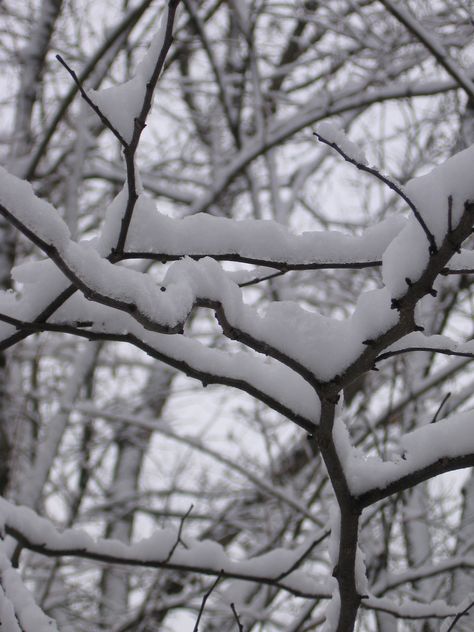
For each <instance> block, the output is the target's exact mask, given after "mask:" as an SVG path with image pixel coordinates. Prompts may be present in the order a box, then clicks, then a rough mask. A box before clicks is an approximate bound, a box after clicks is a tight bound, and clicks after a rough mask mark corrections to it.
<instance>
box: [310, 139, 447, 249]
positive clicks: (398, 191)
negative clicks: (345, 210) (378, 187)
mask: <svg viewBox="0 0 474 632" xmlns="http://www.w3.org/2000/svg"><path fill="white" fill-rule="evenodd" d="M313 134H314V135H315V136H316V138H317V139H318V140H319V141H320V142H321V143H324V144H325V145H329V147H332V149H334V150H335V151H337V153H338V154H340V155H341V156H342V157H343V158H344V160H345V161H346V162H350V163H351V164H352V165H354V166H355V167H357V169H359V170H360V171H365V172H366V173H370V174H371V175H373V176H374V177H375V178H377V179H378V180H380V181H381V182H383V183H384V184H385V185H386V186H388V188H389V189H391V190H392V191H395V193H396V194H397V195H399V196H400V197H401V198H402V200H404V201H405V202H406V203H407V204H408V206H409V207H410V208H411V210H412V211H413V215H414V216H415V218H416V220H417V222H418V223H419V224H420V226H421V227H422V229H423V230H424V232H425V235H426V238H427V239H428V242H429V244H430V254H436V253H437V252H438V246H437V245H436V241H435V238H434V235H433V233H432V232H431V231H430V229H429V228H428V226H427V225H426V223H425V220H424V219H423V218H422V216H421V215H420V212H419V211H418V209H417V208H416V206H415V204H414V203H413V201H412V200H411V199H410V198H409V197H408V195H407V194H406V193H405V192H404V191H403V189H402V188H401V187H400V186H398V184H396V183H395V182H393V180H390V178H388V177H387V176H384V175H383V174H382V173H380V171H377V169H374V168H373V167H368V166H367V165H364V164H363V163H362V162H359V161H358V160H355V158H352V157H351V156H349V155H348V154H346V152H345V151H344V150H343V149H341V147H339V145H338V144H337V143H333V142H331V141H329V140H327V139H326V138H324V136H321V134H318V133H317V132H313Z"/></svg>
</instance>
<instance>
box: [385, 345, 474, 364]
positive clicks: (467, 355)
mask: <svg viewBox="0 0 474 632" xmlns="http://www.w3.org/2000/svg"><path fill="white" fill-rule="evenodd" d="M413 351H426V352H427V353H442V354H443V355H448V356H456V357H459V358H474V353H470V352H469V351H453V350H452V349H434V348H433V347H407V348H406V349H396V350H395V351H386V352H385V353H381V354H380V355H378V356H377V357H376V358H375V363H377V362H380V361H381V360H387V358H393V356H397V355H401V354H402V353H411V352H413Z"/></svg>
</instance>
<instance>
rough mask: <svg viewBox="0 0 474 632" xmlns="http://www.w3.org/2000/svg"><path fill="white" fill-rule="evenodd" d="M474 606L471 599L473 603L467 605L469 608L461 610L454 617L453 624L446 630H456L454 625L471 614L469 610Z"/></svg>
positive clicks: (448, 631) (447, 631) (449, 631)
mask: <svg viewBox="0 0 474 632" xmlns="http://www.w3.org/2000/svg"><path fill="white" fill-rule="evenodd" d="M472 606H474V601H471V603H470V604H469V605H468V606H467V608H464V610H463V611H462V612H459V613H458V614H457V615H456V616H455V617H454V619H453V621H452V623H451V625H450V626H449V628H448V629H447V630H446V632H451V630H454V626H455V625H456V623H457V622H458V621H459V619H460V618H461V617H465V616H467V615H468V614H469V610H470V609H471V608H472Z"/></svg>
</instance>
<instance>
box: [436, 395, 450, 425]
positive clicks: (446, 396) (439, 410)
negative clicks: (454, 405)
mask: <svg viewBox="0 0 474 632" xmlns="http://www.w3.org/2000/svg"><path fill="white" fill-rule="evenodd" d="M450 397H451V393H446V395H445V396H444V397H443V401H442V402H441V404H440V405H439V407H438V410H437V411H436V413H435V415H434V417H433V419H432V420H431V423H432V424H435V423H436V422H437V420H438V416H439V414H440V412H441V409H442V408H443V406H444V405H445V404H446V402H447V401H448V399H449V398H450Z"/></svg>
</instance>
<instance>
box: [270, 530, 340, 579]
mask: <svg viewBox="0 0 474 632" xmlns="http://www.w3.org/2000/svg"><path fill="white" fill-rule="evenodd" d="M330 533H331V529H327V530H326V531H325V532H324V533H323V534H322V535H321V536H320V537H319V538H317V539H316V540H313V542H311V544H310V545H309V546H308V548H307V549H305V550H304V551H303V553H302V554H301V555H300V556H299V557H298V559H297V560H295V562H293V564H292V565H291V566H290V568H289V569H288V570H286V571H283V573H280V575H278V576H277V577H275V581H277V582H280V581H281V580H282V579H284V578H285V577H288V575H291V573H292V572H293V571H294V570H296V569H297V568H298V566H299V565H300V564H301V562H302V561H303V560H304V559H305V558H306V557H308V555H309V554H310V553H311V551H312V550H313V549H314V548H315V547H316V546H317V545H318V544H321V542H322V541H323V540H325V539H326V538H327V537H328V535H329V534H330Z"/></svg>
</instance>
